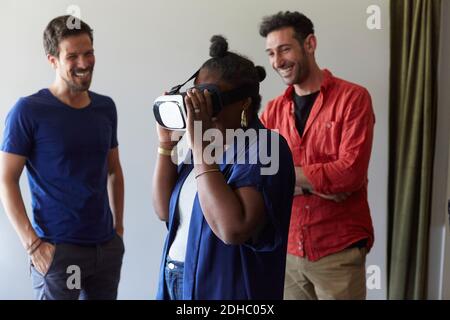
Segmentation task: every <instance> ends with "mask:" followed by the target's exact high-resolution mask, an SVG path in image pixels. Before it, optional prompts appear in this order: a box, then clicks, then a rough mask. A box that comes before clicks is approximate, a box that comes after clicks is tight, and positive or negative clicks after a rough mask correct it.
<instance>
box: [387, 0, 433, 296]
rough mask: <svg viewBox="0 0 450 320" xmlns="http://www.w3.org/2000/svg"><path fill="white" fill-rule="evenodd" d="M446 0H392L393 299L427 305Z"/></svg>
mask: <svg viewBox="0 0 450 320" xmlns="http://www.w3.org/2000/svg"><path fill="white" fill-rule="evenodd" d="M440 15H441V0H391V2H390V16H391V32H390V34H391V68H390V97H389V99H390V100H389V109H390V111H389V129H390V131H389V191H388V194H389V197H388V198H389V200H388V201H389V208H388V210H389V212H388V223H389V225H388V285H389V286H388V297H389V299H426V298H427V296H426V295H427V263H428V238H429V229H430V215H431V214H430V213H431V192H432V175H433V159H434V148H435V133H436V113H437V62H438V51H439V31H440Z"/></svg>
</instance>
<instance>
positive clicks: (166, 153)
mask: <svg viewBox="0 0 450 320" xmlns="http://www.w3.org/2000/svg"><path fill="white" fill-rule="evenodd" d="M172 151H173V149H164V148H161V147H158V153H159V154H161V155H163V156H171V155H172Z"/></svg>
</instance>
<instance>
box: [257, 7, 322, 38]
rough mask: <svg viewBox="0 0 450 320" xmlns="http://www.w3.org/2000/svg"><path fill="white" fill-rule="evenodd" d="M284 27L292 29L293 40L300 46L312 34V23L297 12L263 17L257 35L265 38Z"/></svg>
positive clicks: (281, 12)
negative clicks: (293, 32) (293, 33)
mask: <svg viewBox="0 0 450 320" xmlns="http://www.w3.org/2000/svg"><path fill="white" fill-rule="evenodd" d="M286 27H292V28H294V31H295V38H296V39H297V40H298V42H300V44H303V42H304V41H305V39H306V37H307V36H308V35H310V34H314V25H313V23H312V21H311V20H310V19H309V18H308V17H307V16H305V15H304V14H303V13H300V12H297V11H295V12H290V11H285V12H283V11H280V12H278V13H277V14H274V15H271V16H267V17H264V18H263V21H262V23H261V25H260V27H259V34H260V35H261V36H263V37H264V38H265V37H267V35H268V34H269V33H271V32H272V31H276V30H279V29H282V28H286Z"/></svg>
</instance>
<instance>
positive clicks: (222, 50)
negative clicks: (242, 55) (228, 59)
mask: <svg viewBox="0 0 450 320" xmlns="http://www.w3.org/2000/svg"><path fill="white" fill-rule="evenodd" d="M227 53H228V42H227V39H225V38H224V37H223V36H220V35H215V36H212V38H211V46H210V47H209V55H210V56H211V57H213V58H222V57H224V56H226V54H227Z"/></svg>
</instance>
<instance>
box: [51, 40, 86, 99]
mask: <svg viewBox="0 0 450 320" xmlns="http://www.w3.org/2000/svg"><path fill="white" fill-rule="evenodd" d="M48 59H49V61H50V63H51V64H52V65H53V67H54V68H55V70H56V73H57V77H58V78H59V79H61V80H62V81H63V82H64V83H65V85H66V86H67V87H68V88H69V89H70V90H71V91H72V92H84V91H87V90H88V89H89V87H90V85H91V81H92V74H93V71H94V65H95V55H94V49H93V45H92V41H91V39H90V37H89V35H87V34H80V35H76V36H69V37H67V38H65V39H63V40H62V41H61V42H60V43H59V55H58V57H55V56H52V55H49V56H48Z"/></svg>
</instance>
